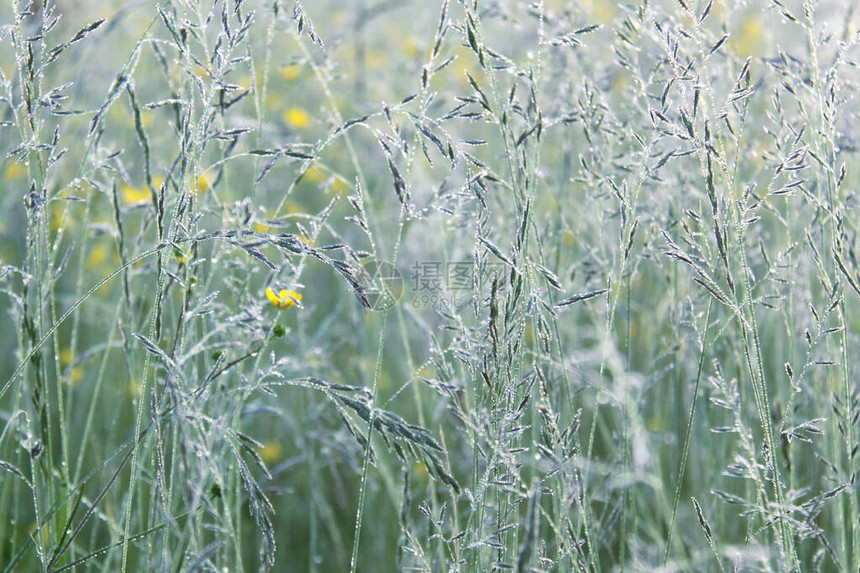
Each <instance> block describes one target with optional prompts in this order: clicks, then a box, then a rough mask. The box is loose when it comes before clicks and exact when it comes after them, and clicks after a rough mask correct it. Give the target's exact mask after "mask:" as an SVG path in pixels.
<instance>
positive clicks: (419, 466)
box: [412, 462, 430, 484]
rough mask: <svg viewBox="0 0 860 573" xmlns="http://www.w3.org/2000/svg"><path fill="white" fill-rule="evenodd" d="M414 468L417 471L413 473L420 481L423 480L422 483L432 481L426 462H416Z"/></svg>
mask: <svg viewBox="0 0 860 573" xmlns="http://www.w3.org/2000/svg"><path fill="white" fill-rule="evenodd" d="M414 469H415V473H413V474H412V475H414V476H415V477H416V479H418V481H419V482H421V483H422V484H427V483H428V482H429V481H430V474H429V472H428V471H427V466H426V465H425V464H424V462H415V466H414Z"/></svg>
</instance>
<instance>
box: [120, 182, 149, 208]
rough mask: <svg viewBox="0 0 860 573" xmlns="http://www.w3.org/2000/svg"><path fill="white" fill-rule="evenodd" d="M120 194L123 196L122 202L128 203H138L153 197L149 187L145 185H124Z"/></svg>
mask: <svg viewBox="0 0 860 573" xmlns="http://www.w3.org/2000/svg"><path fill="white" fill-rule="evenodd" d="M120 195H121V196H122V202H123V203H124V204H126V205H136V204H137V203H143V202H145V201H149V200H150V198H151V195H150V194H149V189H147V188H145V187H132V186H131V185H123V186H122V188H121V189H120Z"/></svg>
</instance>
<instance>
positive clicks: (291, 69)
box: [281, 64, 302, 82]
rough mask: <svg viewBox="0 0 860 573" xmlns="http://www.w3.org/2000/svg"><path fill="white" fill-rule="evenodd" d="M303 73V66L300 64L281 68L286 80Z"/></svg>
mask: <svg viewBox="0 0 860 573" xmlns="http://www.w3.org/2000/svg"><path fill="white" fill-rule="evenodd" d="M300 75H302V66H301V65H299V64H290V65H288V66H284V67H283V68H281V77H282V78H284V79H285V80H287V81H288V82H289V81H292V80H295V79H297V78H298V77H299V76H300Z"/></svg>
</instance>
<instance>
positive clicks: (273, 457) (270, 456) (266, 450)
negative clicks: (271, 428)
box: [260, 442, 281, 463]
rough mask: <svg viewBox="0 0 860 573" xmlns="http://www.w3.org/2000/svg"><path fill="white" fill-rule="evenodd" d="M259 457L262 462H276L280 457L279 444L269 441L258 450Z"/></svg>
mask: <svg viewBox="0 0 860 573" xmlns="http://www.w3.org/2000/svg"><path fill="white" fill-rule="evenodd" d="M260 457H261V458H263V461H264V462H269V463H271V462H276V461H278V460H279V459H281V445H280V444H278V443H277V442H269V443H267V444H265V445H264V446H263V448H262V449H261V450H260Z"/></svg>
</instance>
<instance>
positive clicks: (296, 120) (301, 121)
mask: <svg viewBox="0 0 860 573" xmlns="http://www.w3.org/2000/svg"><path fill="white" fill-rule="evenodd" d="M283 119H284V123H286V124H287V125H289V126H290V127H292V128H293V129H307V128H309V127H310V126H311V123H313V118H312V117H311V116H310V114H309V113H308V112H307V111H305V109H303V108H301V107H296V106H293V107H291V108H288V109H287V110H286V111H285V112H284V115H283Z"/></svg>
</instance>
